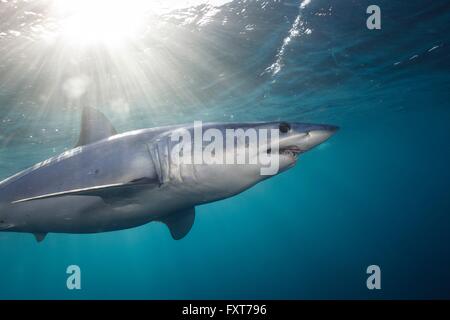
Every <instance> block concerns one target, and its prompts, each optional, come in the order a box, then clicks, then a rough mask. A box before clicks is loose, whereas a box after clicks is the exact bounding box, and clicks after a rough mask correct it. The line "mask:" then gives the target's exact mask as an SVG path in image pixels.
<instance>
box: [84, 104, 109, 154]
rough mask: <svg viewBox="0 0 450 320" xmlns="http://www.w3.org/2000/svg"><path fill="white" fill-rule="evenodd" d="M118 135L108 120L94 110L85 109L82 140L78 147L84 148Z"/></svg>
mask: <svg viewBox="0 0 450 320" xmlns="http://www.w3.org/2000/svg"><path fill="white" fill-rule="evenodd" d="M115 134H117V131H116V129H114V127H113V126H112V124H111V122H110V121H109V120H108V118H106V117H105V115H104V114H103V113H101V112H100V111H98V110H97V109H94V108H89V107H85V108H84V109H83V114H82V115H81V129H80V138H79V139H78V143H77V145H76V147H79V146H84V145H87V144H90V143H93V142H96V141H99V140H102V139H106V138H108V137H110V136H113V135H115Z"/></svg>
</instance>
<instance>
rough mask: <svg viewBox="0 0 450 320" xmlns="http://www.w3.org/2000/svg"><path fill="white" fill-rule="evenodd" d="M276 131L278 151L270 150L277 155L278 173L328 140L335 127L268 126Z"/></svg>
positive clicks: (309, 125) (289, 124)
mask: <svg viewBox="0 0 450 320" xmlns="http://www.w3.org/2000/svg"><path fill="white" fill-rule="evenodd" d="M270 127H271V129H278V132H279V138H278V150H275V151H273V150H270V151H271V153H274V152H275V154H276V155H278V159H279V171H280V172H282V171H285V170H286V169H289V168H291V167H292V166H294V165H295V164H296V163H297V160H298V158H299V156H300V155H301V154H302V153H304V152H306V151H309V150H311V149H312V148H314V147H315V146H317V145H319V144H321V143H322V142H324V141H325V140H327V139H328V138H330V137H331V136H332V135H333V134H334V133H335V132H336V131H337V130H338V127H337V126H332V125H323V124H305V123H297V122H293V123H289V122H280V123H273V124H271V125H270Z"/></svg>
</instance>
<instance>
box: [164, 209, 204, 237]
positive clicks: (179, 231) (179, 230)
mask: <svg viewBox="0 0 450 320" xmlns="http://www.w3.org/2000/svg"><path fill="white" fill-rule="evenodd" d="M194 219H195V207H192V208H189V209H186V210H181V211H177V212H175V213H172V214H170V215H168V216H166V217H164V218H162V219H160V221H161V222H164V223H165V224H166V225H167V227H168V228H169V230H170V234H171V235H172V238H174V239H175V240H180V239H182V238H184V237H185V236H186V235H187V234H188V233H189V231H190V230H191V228H192V225H193V224H194Z"/></svg>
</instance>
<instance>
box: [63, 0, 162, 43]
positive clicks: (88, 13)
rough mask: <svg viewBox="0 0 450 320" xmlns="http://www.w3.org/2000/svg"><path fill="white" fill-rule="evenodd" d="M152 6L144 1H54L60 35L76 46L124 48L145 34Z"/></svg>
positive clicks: (150, 2)
mask: <svg viewBox="0 0 450 320" xmlns="http://www.w3.org/2000/svg"><path fill="white" fill-rule="evenodd" d="M152 3H154V2H152V1H145V0H59V1H55V5H56V10H57V14H58V16H59V18H60V24H61V25H60V35H61V36H62V37H63V39H65V40H66V41H67V42H69V43H71V44H76V45H94V44H103V45H109V46H118V45H121V44H123V43H125V42H127V41H130V40H132V39H134V38H136V37H138V36H139V34H140V33H141V31H143V29H144V27H145V20H146V18H148V15H149V13H151V11H152Z"/></svg>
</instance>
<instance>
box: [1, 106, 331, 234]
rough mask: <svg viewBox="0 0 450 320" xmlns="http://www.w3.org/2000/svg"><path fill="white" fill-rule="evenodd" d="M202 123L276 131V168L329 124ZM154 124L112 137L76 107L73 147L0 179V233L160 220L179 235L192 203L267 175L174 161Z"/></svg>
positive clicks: (103, 121)
mask: <svg viewBox="0 0 450 320" xmlns="http://www.w3.org/2000/svg"><path fill="white" fill-rule="evenodd" d="M203 127H204V128H215V129H218V130H219V131H221V132H224V131H225V130H226V129H229V128H234V129H236V128H243V129H247V128H255V129H262V128H264V129H278V130H279V135H278V141H277V143H278V148H277V149H276V150H266V152H273V153H277V156H278V157H279V172H283V171H285V170H287V169H289V168H291V167H293V166H294V165H295V164H296V162H297V159H298V157H299V155H300V154H301V153H303V152H305V151H308V150H310V149H311V148H313V147H314V146H316V145H318V144H320V143H322V142H323V141H325V140H326V139H328V138H329V137H330V136H331V135H332V134H333V133H334V132H335V131H336V130H337V127H335V126H330V125H315V124H304V123H287V122H259V123H207V124H204V125H203ZM180 129H183V130H188V131H193V130H194V129H193V126H192V125H176V126H165V127H155V128H148V129H141V130H134V131H129V132H126V133H122V134H118V133H117V131H116V130H115V129H114V127H113V126H112V125H111V123H110V121H109V120H108V119H107V118H106V117H105V116H104V115H103V114H102V113H101V112H100V111H98V110H96V109H93V108H84V109H83V113H82V119H81V130H80V136H79V140H78V143H77V145H76V147H75V148H74V149H71V150H68V151H66V152H64V153H62V154H60V155H58V156H56V157H52V158H50V159H48V160H45V161H43V162H40V163H38V164H36V165H34V166H32V167H31V168H28V169H26V170H24V171H21V172H19V173H17V174H15V175H13V176H11V177H9V178H7V179H5V180H3V181H1V182H0V231H9V232H28V233H32V234H34V236H35V237H36V240H37V241H38V242H41V241H42V240H43V239H44V238H45V236H46V235H47V233H50V232H53V233H97V232H105V231H114V230H121V229H127V228H132V227H136V226H140V225H143V224H146V223H148V222H151V221H160V222H163V223H165V224H166V225H167V226H168V228H169V231H170V233H171V235H172V237H173V238H174V239H176V240H178V239H181V238H183V237H184V236H185V235H186V234H187V233H188V232H189V231H190V229H191V227H192V225H193V223H194V217H195V206H197V205H201V204H205V203H209V202H213V201H217V200H222V199H225V198H228V197H231V196H234V195H237V194H239V193H241V192H242V191H244V190H246V189H248V188H250V187H252V186H253V185H255V184H256V183H258V182H260V181H262V180H264V179H267V178H268V177H269V176H264V175H261V174H260V166H261V165H260V164H252V165H251V164H240V165H238V164H235V165H234V164H179V163H177V164H175V163H173V161H172V159H171V157H170V156H168V150H171V148H172V147H173V146H174V142H173V141H172V140H171V139H170V137H171V135H172V134H173V133H174V132H175V131H177V130H180Z"/></svg>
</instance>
